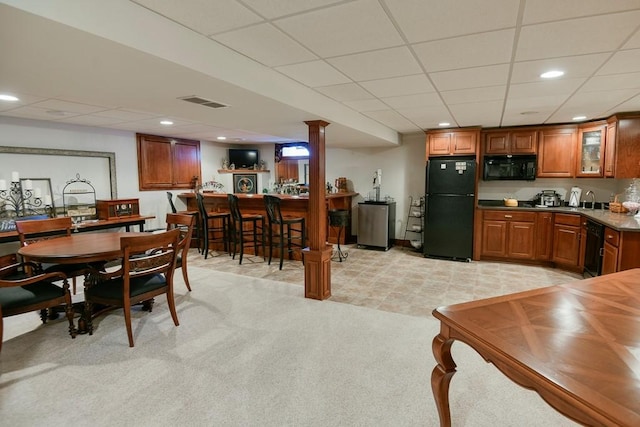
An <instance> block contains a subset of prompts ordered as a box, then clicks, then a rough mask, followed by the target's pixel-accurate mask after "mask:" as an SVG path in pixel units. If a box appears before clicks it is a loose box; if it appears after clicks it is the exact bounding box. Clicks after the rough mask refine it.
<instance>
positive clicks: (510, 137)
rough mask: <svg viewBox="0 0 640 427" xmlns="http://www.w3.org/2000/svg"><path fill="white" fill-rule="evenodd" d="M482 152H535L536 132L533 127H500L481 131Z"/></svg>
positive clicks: (536, 144)
mask: <svg viewBox="0 0 640 427" xmlns="http://www.w3.org/2000/svg"><path fill="white" fill-rule="evenodd" d="M483 136H484V153H485V154H489V155H493V154H535V153H536V151H537V148H538V132H537V131H536V130H535V129H526V130H516V129H502V130H499V131H498V130H496V131H486V132H483Z"/></svg>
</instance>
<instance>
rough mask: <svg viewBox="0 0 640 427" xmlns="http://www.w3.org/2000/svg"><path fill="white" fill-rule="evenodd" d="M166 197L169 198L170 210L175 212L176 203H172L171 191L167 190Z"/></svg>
mask: <svg viewBox="0 0 640 427" xmlns="http://www.w3.org/2000/svg"><path fill="white" fill-rule="evenodd" d="M167 199H169V206H171V212H173V213H177V212H178V210H177V209H176V205H174V204H173V193H171V191H167Z"/></svg>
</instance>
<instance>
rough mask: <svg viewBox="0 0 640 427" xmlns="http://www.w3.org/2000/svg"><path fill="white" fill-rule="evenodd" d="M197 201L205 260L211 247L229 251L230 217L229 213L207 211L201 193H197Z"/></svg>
mask: <svg viewBox="0 0 640 427" xmlns="http://www.w3.org/2000/svg"><path fill="white" fill-rule="evenodd" d="M196 201H197V203H198V212H199V213H200V223H201V224H202V226H201V227H200V228H201V229H202V241H203V243H204V248H203V249H202V253H203V254H204V259H207V257H208V256H209V252H210V248H211V246H214V247H216V248H220V247H222V249H223V250H224V251H225V252H227V253H230V251H229V245H230V242H229V233H230V231H229V227H230V224H229V223H230V215H229V213H228V212H211V211H207V208H206V206H205V204H204V197H203V196H202V194H200V193H196Z"/></svg>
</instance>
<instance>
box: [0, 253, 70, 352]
mask: <svg viewBox="0 0 640 427" xmlns="http://www.w3.org/2000/svg"><path fill="white" fill-rule="evenodd" d="M29 267H30V268H31V270H32V271H33V270H36V269H37V266H36V265H34V264H31V265H29V263H25V262H22V263H20V262H17V263H13V264H9V265H5V266H3V267H0V351H2V336H3V330H4V326H3V318H5V317H9V316H14V315H16V314H22V313H28V312H30V311H38V310H40V319H41V320H42V323H47V318H48V316H47V309H49V308H53V307H57V306H60V305H63V306H64V308H65V313H66V315H67V319H68V320H69V334H70V335H71V338H75V337H76V328H75V325H74V323H73V306H72V305H71V293H70V292H69V282H68V281H67V276H65V274H64V273H62V272H51V273H39V274H35V275H28V273H26V272H27V271H28V270H29ZM59 281H62V283H63V285H62V286H58V285H56V284H54V283H53V282H59Z"/></svg>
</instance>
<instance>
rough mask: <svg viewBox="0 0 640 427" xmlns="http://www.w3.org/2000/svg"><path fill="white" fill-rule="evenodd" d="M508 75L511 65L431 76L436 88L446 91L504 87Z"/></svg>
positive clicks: (491, 66)
mask: <svg viewBox="0 0 640 427" xmlns="http://www.w3.org/2000/svg"><path fill="white" fill-rule="evenodd" d="M508 73H509V65H508V64H504V65H490V66H487V67H474V68H466V69H463V70H453V71H441V72H436V73H430V74H429V75H430V76H431V79H432V80H433V83H434V84H435V86H436V88H437V89H438V90H440V91H444V90H456V89H470V88H477V87H485V86H499V85H504V84H506V82H507V76H508Z"/></svg>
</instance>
